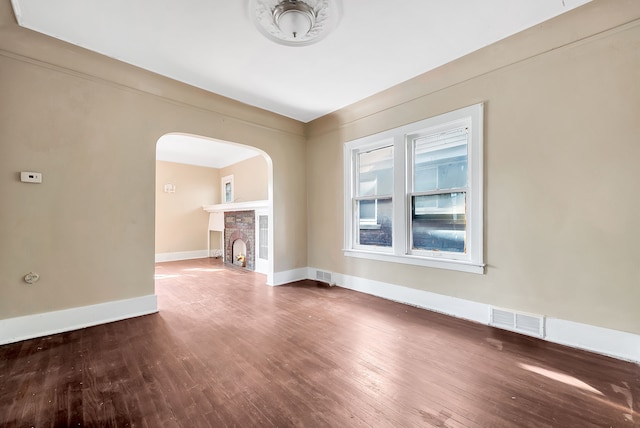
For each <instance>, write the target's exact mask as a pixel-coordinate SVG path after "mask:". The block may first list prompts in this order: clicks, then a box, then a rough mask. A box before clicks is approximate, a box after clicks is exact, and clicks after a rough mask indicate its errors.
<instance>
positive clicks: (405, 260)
mask: <svg viewBox="0 0 640 428" xmlns="http://www.w3.org/2000/svg"><path fill="white" fill-rule="evenodd" d="M342 251H343V252H344V255H345V256H347V257H356V258H360V259H369V260H379V261H384V262H391V263H402V264H407V265H414V266H424V267H431V268H437V269H448V270H456V271H460V272H468V273H477V274H481V275H482V274H484V266H485V265H484V264H482V265H478V264H473V263H471V262H464V261H458V260H442V259H434V258H427V257H418V256H410V255H405V256H398V255H395V254H384V253H378V252H374V251H364V250H342Z"/></svg>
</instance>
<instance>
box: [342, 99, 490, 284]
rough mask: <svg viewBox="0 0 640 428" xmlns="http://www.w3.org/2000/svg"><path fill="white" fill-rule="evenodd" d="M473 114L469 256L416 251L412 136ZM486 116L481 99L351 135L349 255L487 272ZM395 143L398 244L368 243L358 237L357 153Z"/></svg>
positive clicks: (395, 239)
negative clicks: (398, 124)
mask: <svg viewBox="0 0 640 428" xmlns="http://www.w3.org/2000/svg"><path fill="white" fill-rule="evenodd" d="M465 120H469V125H468V126H469V136H470V142H469V144H468V146H467V147H468V148H467V158H468V166H467V168H468V177H469V189H470V191H469V192H468V194H467V198H468V199H467V208H468V223H467V253H468V254H467V257H464V259H462V260H460V259H458V260H457V259H455V258H450V257H449V254H450V253H446V252H442V253H440V252H433V251H432V252H428V253H423V252H420V254H411V251H410V249H409V241H410V235H409V234H410V224H411V218H410V216H411V211H410V208H409V204H410V200H409V196H408V195H409V193H410V192H409V183H408V182H407V181H408V172H410V171H411V165H410V162H411V161H412V159H411V156H410V145H411V142H410V141H409V140H410V137H411V136H413V135H415V134H423V133H431V132H432V131H435V132H438V129H442V128H448V127H451V126H452V124H456V123H461V122H464V121H465ZM483 120H484V106H483V104H482V103H480V104H475V105H472V106H469V107H465V108H462V109H459V110H456V111H452V112H449V113H444V114H441V115H439V116H435V117H432V118H428V119H425V120H421V121H419V122H415V123H411V124H408V125H405V126H401V127H399V128H395V129H391V130H388V131H384V132H381V133H378V134H375V135H370V136H367V137H363V138H360V139H357V140H353V141H349V142H347V143H345V145H344V177H345V180H344V186H345V187H344V207H345V210H344V225H345V227H344V249H343V252H344V255H345V256H349V257H358V258H365V259H371V260H380V261H388V262H393V263H404V264H410V265H418V266H426V267H433V268H440V269H450V270H457V271H462V272H471V273H479V274H482V273H484V266H485V265H484V241H483V235H484V234H483V228H484V219H483V211H484V208H483V200H484V196H483V176H484V171H483V164H484V161H483V136H484V129H483V125H484V124H483ZM390 144H393V146H394V161H393V162H394V164H393V167H394V184H393V186H394V192H393V224H392V227H393V244H392V247H391V248H381V249H376V248H375V247H373V246H368V247H366V248H364V247H363V246H360V245H356V242H355V239H354V237H355V231H356V229H355V228H356V227H357V226H356V224H355V222H356V221H355V216H354V204H353V197H354V195H355V185H356V183H355V165H354V163H353V159H354V154H355V153H358V152H360V151H365V150H372V149H375V148H379V147H385V146H389V145H390Z"/></svg>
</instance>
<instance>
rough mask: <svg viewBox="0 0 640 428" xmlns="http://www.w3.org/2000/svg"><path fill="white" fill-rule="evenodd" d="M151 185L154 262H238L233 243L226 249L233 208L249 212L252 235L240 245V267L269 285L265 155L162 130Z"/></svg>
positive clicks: (269, 176) (269, 191) (269, 189)
mask: <svg viewBox="0 0 640 428" xmlns="http://www.w3.org/2000/svg"><path fill="white" fill-rule="evenodd" d="M155 187H156V212H155V260H156V262H162V261H174V260H187V259H195V258H205V257H216V258H221V259H223V261H224V263H225V264H234V265H236V266H237V265H238V263H234V258H235V256H234V254H233V248H231V249H229V250H227V247H228V236H227V235H229V234H230V233H231V229H230V227H229V225H227V224H226V223H227V222H229V221H231V220H229V216H230V215H232V214H234V213H240V212H242V213H244V215H245V217H246V216H247V212H251V213H253V214H251V215H254V216H255V219H254V221H252V222H251V223H252V224H254V225H255V231H252V233H251V236H254V237H255V238H254V239H253V240H251V242H250V245H251V248H252V249H251V250H249V248H247V249H245V250H244V254H243V255H242V256H243V258H244V263H243V264H244V266H242V267H243V268H247V269H250V270H254V271H256V272H258V273H262V274H265V275H266V276H267V278H266V283H267V284H269V285H272V284H273V266H274V260H273V254H274V251H273V203H272V201H273V166H272V162H271V158H270V157H269V155H267V154H266V153H265V152H263V151H261V150H259V149H257V148H255V147H250V146H247V145H242V144H238V143H234V142H230V141H222V140H218V139H214V138H209V137H206V136H198V135H192V134H184V133H169V134H165V135H163V136H162V137H160V138H159V139H158V142H157V144H156V186H155ZM225 217H227V219H226V220H225ZM234 221H235V220H234ZM242 221H244V222H245V223H246V222H247V221H246V219H244V220H242ZM245 245H246V243H245ZM236 262H237V260H236Z"/></svg>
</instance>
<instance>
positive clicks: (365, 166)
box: [357, 147, 393, 196]
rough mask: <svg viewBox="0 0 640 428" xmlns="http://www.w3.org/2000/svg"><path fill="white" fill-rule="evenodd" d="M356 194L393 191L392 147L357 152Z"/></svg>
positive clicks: (385, 193)
mask: <svg viewBox="0 0 640 428" xmlns="http://www.w3.org/2000/svg"><path fill="white" fill-rule="evenodd" d="M357 192H358V196H374V195H390V194H391V193H393V147H383V148H381V149H376V150H372V151H370V152H363V153H358V186H357Z"/></svg>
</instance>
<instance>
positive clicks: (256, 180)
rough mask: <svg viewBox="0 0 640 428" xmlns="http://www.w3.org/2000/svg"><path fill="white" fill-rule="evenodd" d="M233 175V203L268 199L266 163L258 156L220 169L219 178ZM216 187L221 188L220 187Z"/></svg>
mask: <svg viewBox="0 0 640 428" xmlns="http://www.w3.org/2000/svg"><path fill="white" fill-rule="evenodd" d="M228 175H233V187H234V195H233V196H234V202H248V201H264V200H267V199H269V181H268V180H267V176H268V170H267V161H266V160H265V158H264V156H262V155H258V156H255V157H252V158H250V159H246V160H244V161H242V162H238V163H236V164H233V165H229V166H228V167H226V168H220V178H222V177H226V176H228ZM218 187H220V188H221V185H219V186H218Z"/></svg>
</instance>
